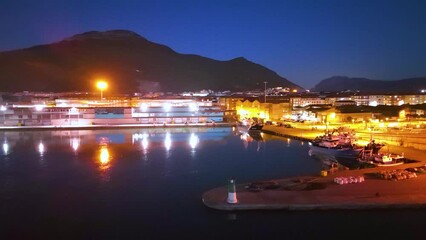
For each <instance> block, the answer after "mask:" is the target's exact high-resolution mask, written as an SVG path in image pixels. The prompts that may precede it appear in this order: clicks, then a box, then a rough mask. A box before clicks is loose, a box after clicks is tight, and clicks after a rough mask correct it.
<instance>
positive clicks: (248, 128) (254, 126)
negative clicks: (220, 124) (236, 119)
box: [237, 121, 263, 134]
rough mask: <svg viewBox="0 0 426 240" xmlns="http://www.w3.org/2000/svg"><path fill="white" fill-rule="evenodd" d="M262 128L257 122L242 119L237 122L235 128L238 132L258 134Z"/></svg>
mask: <svg viewBox="0 0 426 240" xmlns="http://www.w3.org/2000/svg"><path fill="white" fill-rule="evenodd" d="M262 128H263V125H262V124H260V123H258V122H248V121H242V122H240V123H238V124H237V129H238V131H239V132H240V133H250V134H256V133H259V134H260V132H261V131H262Z"/></svg>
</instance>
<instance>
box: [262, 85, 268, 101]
mask: <svg viewBox="0 0 426 240" xmlns="http://www.w3.org/2000/svg"><path fill="white" fill-rule="evenodd" d="M263 83H264V84H265V103H266V84H267V83H268V82H263Z"/></svg>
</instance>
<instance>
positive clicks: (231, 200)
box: [226, 179, 238, 204]
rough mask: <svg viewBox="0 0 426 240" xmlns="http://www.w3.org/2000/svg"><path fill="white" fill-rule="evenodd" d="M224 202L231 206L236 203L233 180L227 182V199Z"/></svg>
mask: <svg viewBox="0 0 426 240" xmlns="http://www.w3.org/2000/svg"><path fill="white" fill-rule="evenodd" d="M226 201H227V202H228V203H231V204H235V203H237V202H238V200H237V191H236V190H235V181H234V180H233V179H231V180H229V183H228V199H227V200H226Z"/></svg>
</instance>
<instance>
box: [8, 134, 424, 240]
mask: <svg viewBox="0 0 426 240" xmlns="http://www.w3.org/2000/svg"><path fill="white" fill-rule="evenodd" d="M0 143H1V144H2V149H1V150H0V156H1V157H0V219H1V227H0V231H1V232H2V236H3V237H4V238H3V239H171V238H180V237H185V238H186V239H201V238H203V239H218V238H222V239H223V238H225V239H229V238H233V239H239V238H249V239H278V238H280V239H304V238H312V237H316V236H326V235H327V236H330V237H336V238H338V237H344V236H348V234H350V236H353V237H357V236H359V237H363V235H364V234H365V231H368V232H369V233H376V234H380V235H381V236H388V237H391V238H395V237H397V236H399V235H400V236H404V237H405V238H406V237H410V236H411V237H414V236H417V234H419V232H420V231H421V229H422V221H423V219H424V216H425V214H426V212H425V211H424V210H414V209H412V210H387V211H371V210H370V211H327V212H321V211H320V212H315V211H314V212H288V211H252V212H222V211H216V210H212V209H209V208H207V207H205V206H204V205H203V204H202V201H201V196H202V194H203V193H204V192H205V191H207V190H209V189H211V188H215V187H218V186H224V185H226V184H227V183H228V181H229V180H230V179H234V180H235V181H236V183H237V184H241V183H249V182H253V181H262V180H271V179H278V178H286V177H294V176H306V175H315V176H318V177H320V172H321V170H323V163H322V162H321V161H320V160H318V159H316V158H313V157H310V156H309V155H308V150H309V148H308V144H307V143H306V142H302V141H297V140H291V139H287V138H279V137H274V136H271V135H266V134H262V135H261V136H254V137H253V136H249V135H245V134H243V135H241V134H238V133H235V131H234V129H232V128H145V129H143V128H139V129H114V130H70V131H50V130H44V131H2V132H0ZM237 194H238V193H237ZM226 197H227V196H224V199H225V198H226Z"/></svg>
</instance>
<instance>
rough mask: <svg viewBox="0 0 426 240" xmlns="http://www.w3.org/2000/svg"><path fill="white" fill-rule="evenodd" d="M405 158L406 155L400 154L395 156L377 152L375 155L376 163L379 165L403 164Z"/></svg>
mask: <svg viewBox="0 0 426 240" xmlns="http://www.w3.org/2000/svg"><path fill="white" fill-rule="evenodd" d="M404 159H405V158H404V156H400V155H396V156H393V155H392V154H377V155H375V156H374V163H375V164H376V165H377V166H378V167H391V166H397V165H401V164H403V163H404Z"/></svg>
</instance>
